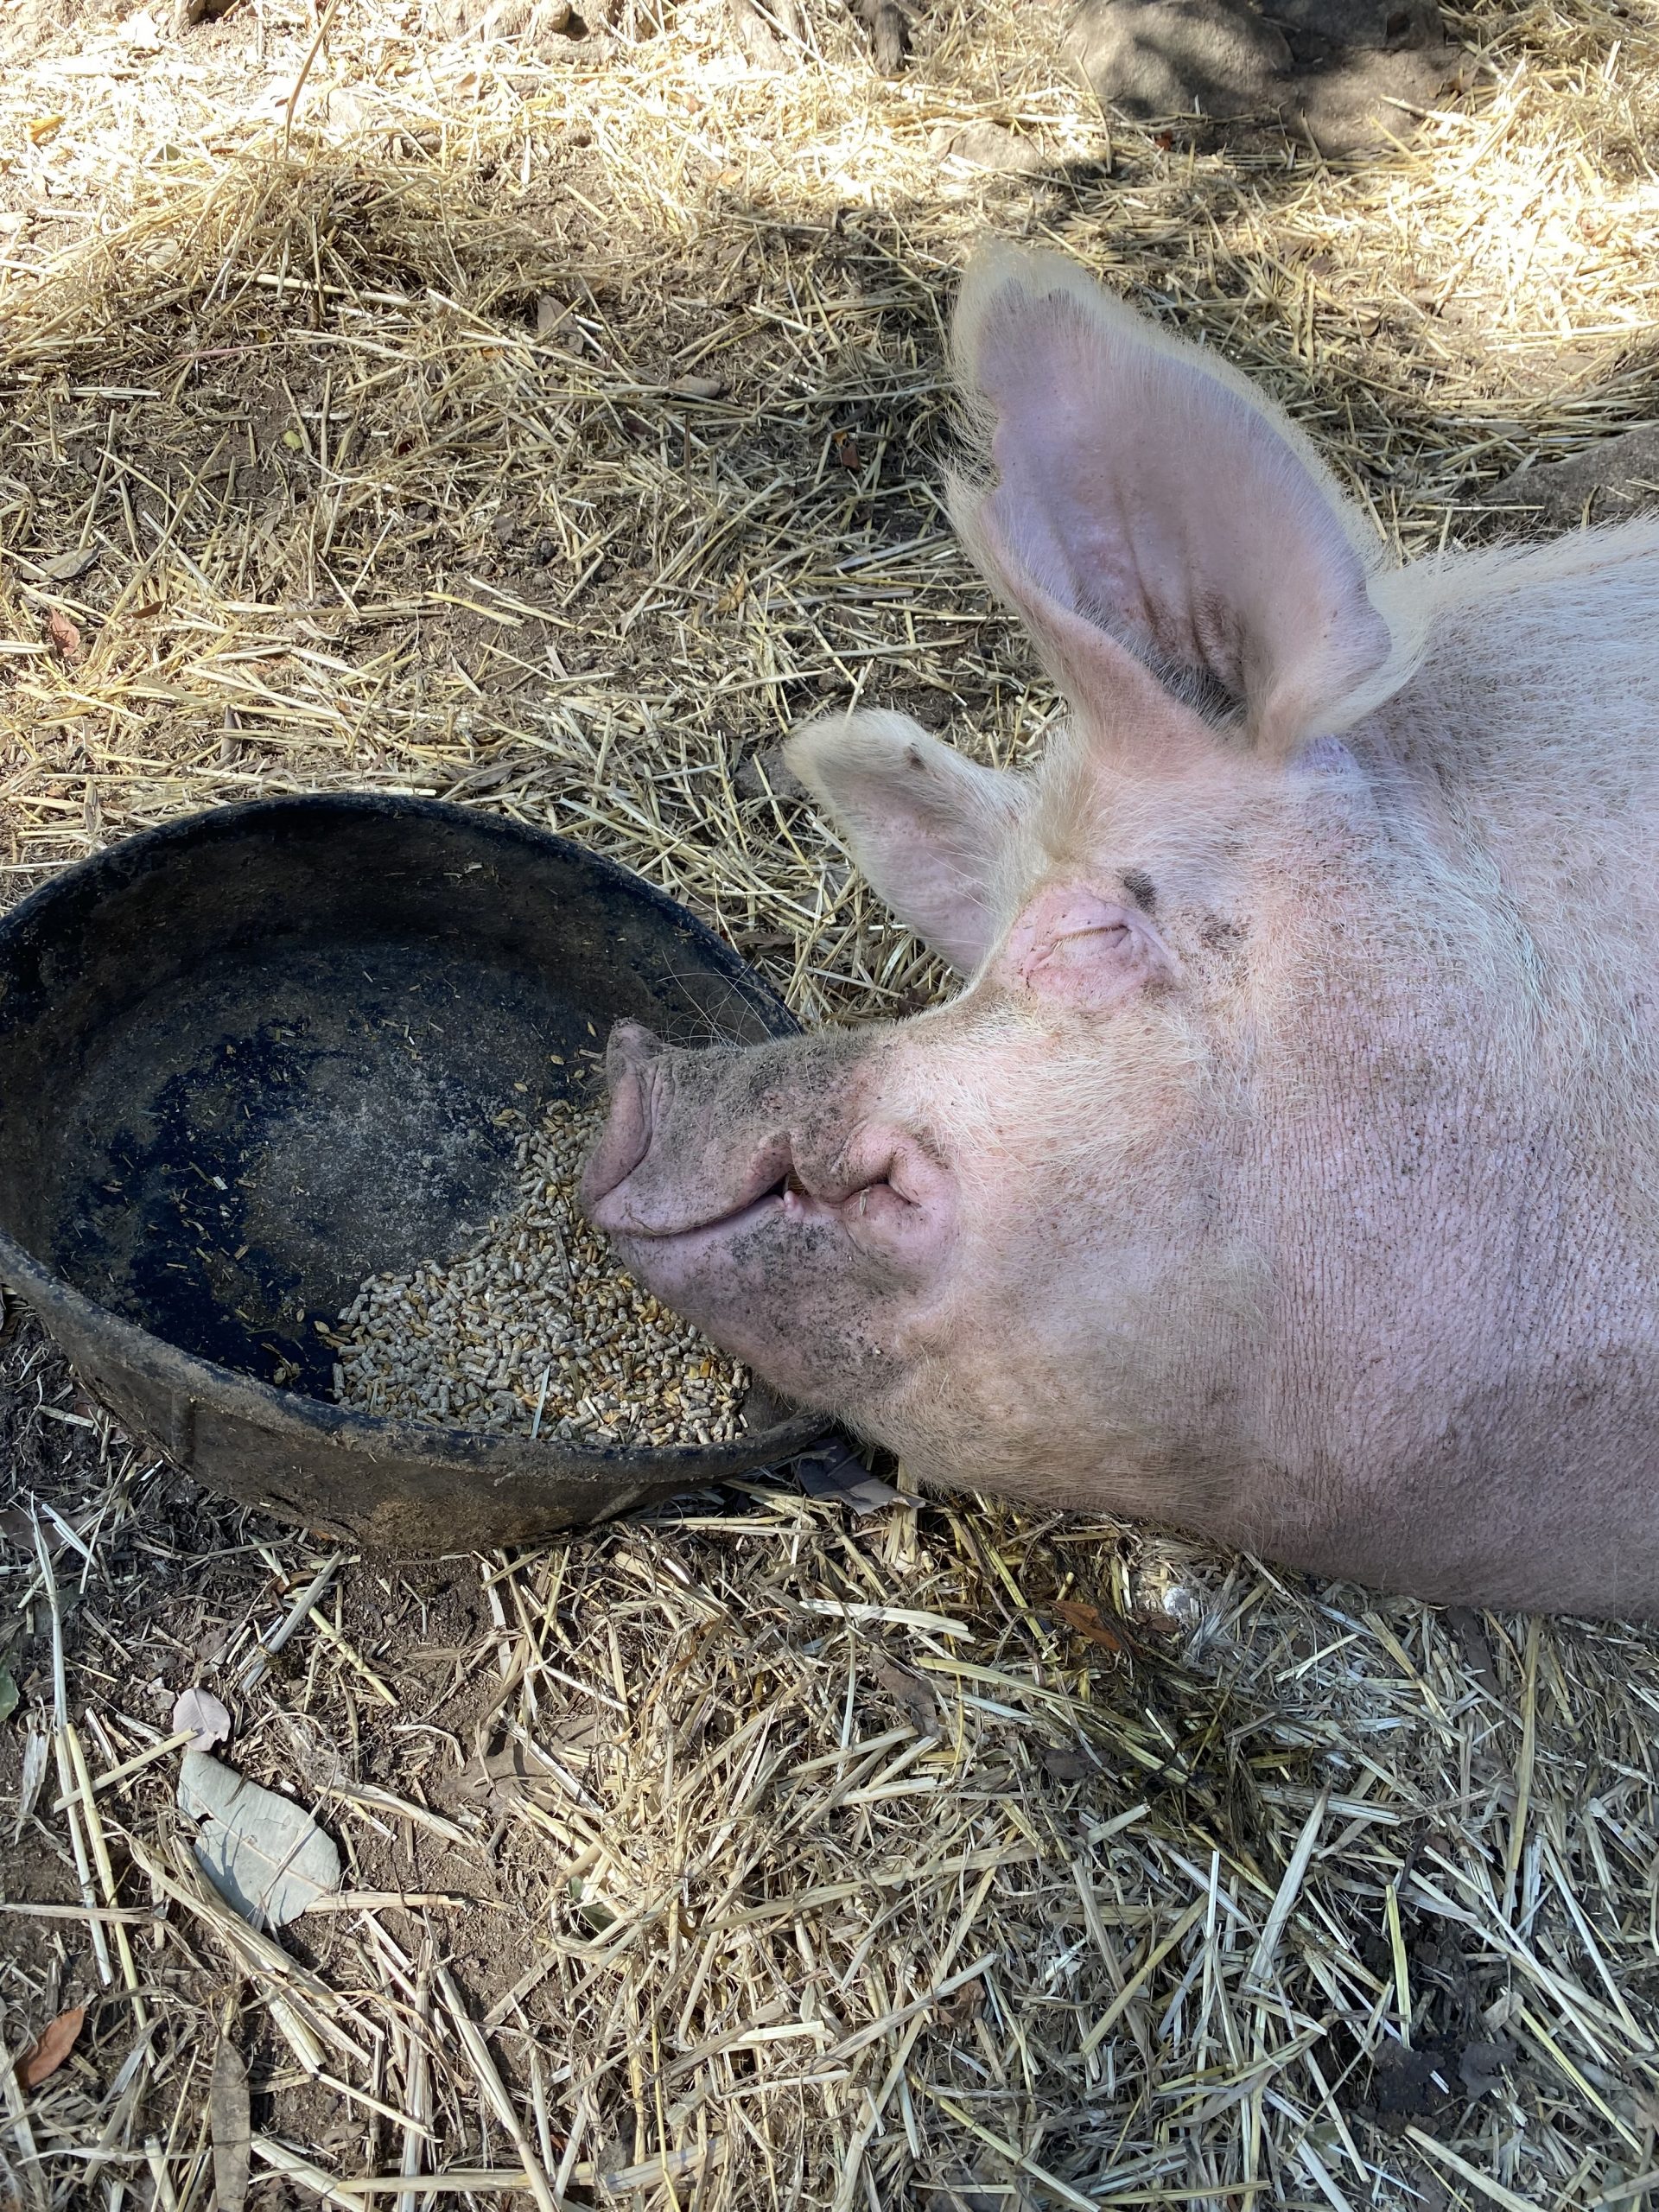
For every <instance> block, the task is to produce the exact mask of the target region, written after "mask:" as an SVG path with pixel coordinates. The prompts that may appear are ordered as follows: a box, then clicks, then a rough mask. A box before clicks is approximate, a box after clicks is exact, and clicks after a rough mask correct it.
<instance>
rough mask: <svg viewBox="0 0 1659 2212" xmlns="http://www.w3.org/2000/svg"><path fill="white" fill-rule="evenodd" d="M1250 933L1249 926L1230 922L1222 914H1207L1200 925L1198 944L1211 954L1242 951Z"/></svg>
mask: <svg viewBox="0 0 1659 2212" xmlns="http://www.w3.org/2000/svg"><path fill="white" fill-rule="evenodd" d="M1249 933H1250V932H1249V925H1248V924H1246V923H1244V922H1233V921H1229V920H1228V919H1227V918H1226V917H1225V916H1224V915H1222V914H1206V915H1205V917H1204V918H1203V920H1202V921H1201V922H1200V923H1199V924H1198V942H1199V944H1202V945H1205V946H1206V947H1207V948H1208V950H1210V951H1211V952H1220V953H1236V952H1239V951H1242V950H1243V945H1244V940H1245V938H1247V937H1249Z"/></svg>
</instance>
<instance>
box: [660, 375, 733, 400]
mask: <svg viewBox="0 0 1659 2212" xmlns="http://www.w3.org/2000/svg"><path fill="white" fill-rule="evenodd" d="M671 389H672V390H673V391H676V392H677V393H678V395H679V396H680V397H681V398H682V399H718V398H719V397H721V394H722V393H723V392H724V391H725V389H726V379H725V378H724V377H682V378H680V379H679V381H678V383H677V384H676V385H673V386H671Z"/></svg>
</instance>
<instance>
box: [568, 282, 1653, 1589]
mask: <svg viewBox="0 0 1659 2212" xmlns="http://www.w3.org/2000/svg"><path fill="white" fill-rule="evenodd" d="M957 355H958V361H959V365H960V370H961V374H962V377H963V383H964V385H966V387H967V390H968V393H969V397H970V399H971V401H972V403H973V404H974V405H975V406H976V408H977V410H979V413H980V416H981V418H982V420H983V422H984V423H985V424H986V426H987V428H988V432H989V437H990V447H989V464H990V465H989V468H988V472H987V475H986V478H985V480H984V482H983V483H976V484H974V485H972V486H957V490H956V512H957V521H958V525H959V527H960V529H961V530H962V532H963V537H964V538H965V540H966V542H967V543H968V544H969V547H970V548H971V550H973V551H974V553H975V554H976V557H977V558H978V560H979V561H980V563H981V564H982V567H983V568H984V569H985V572H986V574H987V576H988V580H989V582H991V584H992V586H993V587H994V588H995V589H996V590H997V591H998V592H999V593H1000V594H1001V596H1002V597H1003V598H1004V599H1005V600H1007V602H1008V603H1009V604H1010V605H1011V606H1012V607H1014V608H1015V609H1016V611H1017V612H1018V613H1020V616H1021V618H1022V619H1023V620H1024V621H1025V623H1026V624H1027V627H1028V629H1029V631H1030V632H1031V637H1032V640H1033V646H1034V648H1035V650H1036V652H1037V653H1038V654H1039V658H1041V659H1042V660H1043V662H1044V664H1046V667H1047V668H1048V669H1049V671H1050V672H1051V673H1052V676H1053V677H1054V679H1055V681H1056V683H1058V685H1059V687H1060V689H1061V690H1062V692H1063V694H1064V695H1065V699H1066V701H1067V702H1068V704H1069V707H1070V709H1071V714H1070V719H1069V721H1068V723H1067V724H1066V726H1065V728H1064V730H1063V732H1062V734H1060V735H1059V737H1058V739H1057V740H1056V741H1053V742H1052V744H1051V746H1050V748H1049V750H1048V753H1047V754H1046V757H1045V758H1044V760H1042V762H1041V763H1040V764H1039V766H1038V767H1037V768H1036V769H1035V770H1034V771H1033V772H1029V773H1018V774H1015V773H1009V772H1002V771H998V770H994V769H990V768H986V767H983V766H979V765H977V764H976V763H975V762H972V761H970V760H968V759H967V758H966V757H965V756H964V755H963V754H962V753H958V752H956V751H955V750H953V749H952V748H951V747H948V746H944V745H942V744H940V743H939V742H938V741H936V740H935V739H933V738H931V737H930V736H928V735H927V734H925V732H923V731H922V730H920V729H919V728H917V727H916V725H914V724H913V723H912V722H909V721H906V720H905V718H904V717H902V716H900V715H893V714H883V713H876V712H866V713H861V714H855V715H845V716H841V717H837V718H832V719H831V720H829V721H824V722H822V723H819V724H818V725H817V726H816V727H814V728H810V729H807V730H805V731H804V732H802V733H800V734H798V735H797V736H796V738H795V739H794V740H793V741H791V756H790V757H791V766H792V767H793V769H794V771H795V772H796V773H797V775H798V777H799V778H800V779H801V781H802V782H803V783H804V785H806V787H807V788H808V790H809V791H810V792H811V793H812V794H813V796H814V798H815V799H816V800H817V804H818V805H819V807H820V808H821V810H822V811H823V813H824V815H825V816H826V817H828V818H829V820H830V821H831V822H832V823H834V824H835V825H836V829H837V831H838V834H839V836H841V838H842V841H843V842H844V844H845V845H846V847H847V849H848V850H849V852H850V853H851V854H852V855H853V856H854V857H855V860H856V861H858V863H859V865H860V867H861V868H862V870H863V871H864V873H865V874H866V875H867V876H868V879H869V880H870V882H871V884H872V885H873V887H874V888H875V890H876V891H877V892H878V893H880V895H881V896H882V897H883V898H884V899H886V900H887V903H888V904H889V906H891V907H892V909H893V912H894V913H895V915H896V916H897V917H898V918H899V920H900V921H902V922H903V923H905V924H906V925H907V926H909V927H910V928H912V929H913V930H914V931H917V932H918V935H920V936H921V937H923V938H925V939H926V940H927V941H928V942H929V943H930V944H932V945H934V946H935V947H936V949H938V950H939V951H940V952H941V953H942V954H943V955H944V957H945V958H946V959H947V960H949V961H950V963H952V964H953V965H954V966H955V968H956V969H957V971H958V973H959V975H960V976H961V978H962V988H961V990H960V992H959V994H958V995H957V997H956V998H955V999H954V1000H953V1001H951V1002H950V1004H948V1005H945V1006H943V1007H939V1008H938V1009H937V1010H935V1011H933V1012H931V1013H928V1014H923V1015H920V1016H918V1018H916V1019H915V1020H908V1021H903V1022H896V1023H887V1024H873V1025H871V1026H870V1027H866V1028H862V1029H855V1030H847V1031H843V1032H833V1033H821V1034H818V1035H815V1036H810V1037H806V1038H803V1039H799V1040H798V1041H796V1040H791V1041H790V1042H787V1043H783V1044H776V1045H769V1046H762V1047H760V1048H758V1049H756V1050H753V1051H749V1052H741V1051H735V1050H733V1051H714V1052H678V1051H669V1050H665V1049H664V1048H662V1047H661V1046H658V1043H657V1042H656V1040H655V1039H652V1038H651V1037H649V1036H648V1035H647V1034H646V1033H645V1032H643V1031H641V1030H639V1029H637V1028H632V1027H622V1028H620V1029H619V1031H618V1032H617V1034H616V1036H615V1037H614V1039H613V1042H612V1046H611V1056H610V1079H611V1084H612V1096H613V1106H612V1116H611V1121H610V1125H609V1127H608V1128H607V1132H606V1134H605V1135H604V1137H603V1139H602V1140H601V1143H600V1145H599V1147H598V1148H597V1150H596V1152H595V1154H594V1159H593V1160H592V1162H591V1163H590V1166H589V1170H588V1180H587V1185H586V1198H587V1203H588V1208H589V1211H590V1212H591V1213H592V1216H593V1218H594V1220H595V1221H596V1222H597V1223H598V1224H600V1225H601V1227H602V1228H604V1229H606V1230H608V1231H609V1232H610V1233H611V1234H612V1235H613V1236H614V1237H615V1238H616V1239H617V1241H618V1243H619V1246H620V1250H621V1253H622V1255H623V1256H624V1258H625V1260H626V1264H627V1265H628V1266H629V1267H630V1268H632V1271H633V1272H634V1274H636V1275H638V1276H639V1278H640V1280H641V1281H644V1282H645V1283H646V1284H647V1285H648V1286H649V1287H651V1288H652V1290H654V1291H656V1292H657V1293H658V1294H660V1295H661V1296H663V1297H664V1298H665V1299H666V1300H669V1301H670V1302H671V1304H673V1305H674V1306H677V1307H678V1308H679V1309H680V1310H681V1311H683V1313H687V1314H688V1315H690V1317H691V1318H692V1319H695V1320H696V1321H697V1322H698V1323H700V1324H701V1325H702V1327H703V1328H705V1329H706V1330H707V1331H708V1332H709V1334H710V1335H711V1336H712V1337H714V1338H715V1339H716V1341H718V1342H719V1343H721V1344H724V1345H726V1346H727V1347H728V1349H729V1350H731V1351H734V1352H737V1353H739V1354H741V1356H742V1357H745V1358H746V1359H748V1360H750V1361H752V1362H753V1363H754V1365H755V1367H756V1368H757V1369H758V1370H760V1373H761V1374H762V1375H763V1376H766V1379H767V1380H768V1381H769V1382H770V1383H772V1384H773V1385H774V1386H776V1387H777V1388H779V1389H781V1390H783V1391H785V1393H786V1394H788V1395H792V1396H793V1397H795V1398H796V1399H798V1400H799V1401H800V1402H803V1403H804V1404H808V1405H811V1406H815V1407H819V1408H823V1409H825V1410H826V1411H829V1412H833V1413H835V1414H839V1415H841V1416H842V1418H843V1419H844V1420H846V1421H848V1422H849V1424H850V1425H851V1426H852V1427H854V1428H855V1430H857V1431H858V1432H859V1433H861V1434H863V1435H865V1436H868V1437H870V1438H872V1439H874V1440H879V1441H880V1442H881V1443H883V1444H886V1445H887V1446H891V1447H892V1448H893V1450H894V1451H896V1452H899V1453H901V1454H902V1455H903V1457H904V1458H905V1459H906V1462H907V1464H908V1465H910V1467H911V1468H912V1470H913V1471H915V1473H916V1474H917V1475H918V1477H920V1478H922V1479H923V1480H924V1481H925V1482H927V1483H930V1484H962V1485H971V1486H975V1487H980V1488H987V1489H995V1490H1001V1491H1007V1492H1008V1493H1010V1494H1012V1495H1014V1496H1017V1497H1026V1498H1029V1499H1033V1500H1035V1501H1038V1502H1040V1503H1048V1504H1055V1505H1062V1506H1076V1507H1088V1508H1109V1509H1112V1510H1122V1511H1123V1512H1126V1513H1130V1514H1140V1515H1146V1516H1152V1517H1154V1518H1156V1519H1158V1520H1160V1521H1164V1522H1173V1523H1174V1524H1176V1525H1178V1526H1180V1527H1183V1528H1185V1529H1191V1530H1193V1531H1195V1532H1198V1533H1202V1534H1205V1535H1211V1536H1214V1537H1218V1538H1221V1539H1224V1540H1226V1541H1231V1542H1236V1543H1240V1544H1244V1545H1248V1546H1249V1547H1251V1548H1254V1549H1256V1550H1258V1551H1261V1552H1262V1553H1265V1554H1271V1555H1273V1556H1274V1557H1277V1558H1280V1559H1282V1560H1287V1561H1288V1562H1290V1563H1292V1564H1294V1565H1296V1566H1300V1567H1306V1568H1309V1569H1312V1570H1314V1571H1316V1572H1319V1573H1334V1574H1340V1575H1344V1576H1352V1577H1356V1578H1358V1579H1361V1580H1367V1581H1370V1582H1373V1583H1376V1584H1381V1585H1383V1586H1386V1587H1388V1588H1390V1589H1394V1590H1401V1591H1408V1592H1414V1593H1416V1594H1418V1595H1420V1596H1422V1597H1426V1598H1429V1599H1445V1600H1456V1601H1459V1602H1465V1603H1482V1604H1491V1605H1516V1606H1524V1607H1539V1608H1549V1609H1554V1610H1559V1611H1572V1612H1577V1613H1585V1614H1611V1615H1639V1614H1644V1613H1651V1612H1653V1611H1656V1610H1659V1316H1656V1302H1659V1020H1656V989H1659V869H1656V856H1659V650H1656V647H1655V645H1654V642H1653V640H1654V637H1655V634H1656V623H1655V618H1656V613H1659V526H1656V525H1654V524H1646V523H1637V524H1626V525H1624V526H1623V527H1621V528H1618V529H1616V530H1611V531H1586V532H1580V533H1578V534H1576V535H1574V536H1573V537H1570V538H1566V539H1563V540H1561V541H1560V542H1559V543H1555V544H1554V545H1550V546H1547V547H1543V548H1538V549H1530V550H1528V549H1522V550H1515V549H1508V550H1499V551H1496V552H1484V553H1478V554H1473V555H1468V556H1454V557H1452V558H1450V559H1446V560H1441V561H1438V562H1433V563H1417V564H1415V565H1414V566H1410V567H1406V568H1399V567H1390V566H1389V565H1387V563H1385V561H1384V557H1383V549H1382V547H1381V545H1380V544H1378V543H1376V541H1375V539H1374V537H1372V535H1371V534H1370V532H1369V531H1368V530H1367V528H1366V527H1365V525H1364V524H1363V523H1362V522H1361V521H1360V519H1359V518H1357V515H1356V514H1355V513H1354V512H1353V511H1352V510H1351V508H1350V507H1349V506H1348V505H1347V504H1346V503H1345V502H1344V500H1343V499H1342V498H1341V496H1340V494H1339V493H1338V490H1337V488H1336V486H1335V485H1334V483H1333V482H1332V480H1331V478H1330V476H1329V474H1327V472H1326V471H1325V468H1324V467H1322V465H1321V464H1320V462H1319V460H1318V459H1317V457H1316V456H1315V454H1313V450H1312V448H1310V447H1309V445H1308V444H1307V442H1306V440H1305V439H1303V438H1302V436H1301V435H1300V433H1298V432H1297V431H1296V430H1295V429H1294V428H1293V426H1292V425H1291V424H1290V423H1288V422H1287V421H1286V420H1285V418H1284V417H1282V416H1281V415H1280V414H1278V413H1277V412H1276V411H1275V410H1274V409H1272V408H1271V407H1270V406H1269V405H1268V404H1267V403H1266V402H1265V401H1264V400H1263V399H1262V398H1261V397H1259V396H1258V395H1256V394H1255V392H1253V391H1251V390H1250V388H1249V385H1247V384H1246V383H1245V382H1244V381H1243V379H1242V378H1239V377H1238V376H1237V375H1236V374H1235V373H1234V372H1231V371H1230V370H1229V369H1227V368H1226V367H1224V365H1221V364H1219V363H1217V362H1216V361H1215V360H1214V359H1211V357H1210V356H1209V355H1208V354H1207V353H1203V352H1201V351H1199V350H1198V349H1195V348H1192V347H1190V346H1184V345H1181V344H1179V342H1177V341H1175V340H1172V339H1170V338H1169V337H1167V336H1166V335H1165V334H1162V333H1161V332H1160V331H1159V330H1158V329H1156V328H1155V327H1153V326H1151V325H1149V324H1147V323H1146V322H1144V321H1140V320H1138V319H1137V318H1136V317H1135V316H1134V315H1131V314H1129V313H1128V311H1127V310H1125V309H1124V308H1122V307H1121V306H1119V305H1117V304H1116V303H1115V302H1111V301H1109V300H1108V299H1106V298H1105V297H1104V296H1103V295H1101V294H1099V293H1098V292H1096V291H1095V290H1094V289H1092V288H1091V287H1090V285H1089V284H1088V283H1086V282H1085V281H1084V279H1083V278H1082V277H1081V276H1080V275H1079V274H1078V273H1077V271H1076V270H1073V269H1071V267H1070V266H1069V265H1068V264H1065V263H1064V262H1060V261H1058V260H1054V259H1051V258H1045V257H1018V256H1013V255H1006V254H1005V255H998V256H994V257H988V258H987V259H986V260H984V261H982V263H981V264H978V266H977V267H976V269H975V270H974V271H973V272H972V273H971V274H970V276H969V280H968V283H967V285H966V287H965V289H964V293H963V302H962V304H961V307H960V308H959V311H958V315H957Z"/></svg>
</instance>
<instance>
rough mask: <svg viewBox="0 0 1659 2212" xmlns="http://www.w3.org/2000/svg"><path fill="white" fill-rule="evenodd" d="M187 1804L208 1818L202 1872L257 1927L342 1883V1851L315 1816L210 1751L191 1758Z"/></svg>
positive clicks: (277, 1923) (183, 1800) (183, 1805)
mask: <svg viewBox="0 0 1659 2212" xmlns="http://www.w3.org/2000/svg"><path fill="white" fill-rule="evenodd" d="M179 1809H180V1811H181V1812H183V1813H188V1815H190V1817H191V1819H192V1820H194V1821H200V1825H201V1832H200V1834H199V1835H198V1836H197V1838H196V1858H197V1859H198V1860H199V1862H200V1866H201V1871H202V1872H203V1873H204V1874H206V1875H207V1878H208V1880H209V1881H210V1882H211V1883H212V1884H213V1887H214V1888H215V1889H216V1890H217V1891H219V1895H220V1896H221V1897H224V1898H225V1899H226V1902H227V1903H228V1904H232V1905H234V1906H235V1908H236V1910H238V1912H239V1913H240V1914H241V1915H242V1917H243V1918H244V1919H245V1920H247V1921H251V1923H252V1924H253V1925H254V1927H256V1928H266V1927H270V1928H280V1927H282V1926H283V1923H285V1922H287V1921H289V1920H292V1919H293V1918H294V1917H295V1916H296V1914H297V1913H302V1912H303V1911H304V1910H306V1907H307V1906H308V1905H313V1904H315V1903H316V1902H317V1900H318V1898H319V1897H330V1896H332V1895H333V1894H334V1891H336V1890H337V1889H338V1888H339V1887H340V1853H339V1851H338V1849H337V1848H336V1847H335V1845H334V1842H333V1840H332V1839H331V1838H329V1837H328V1836H326V1835H325V1834H323V1832H322V1830H321V1828H320V1827H318V1826H317V1824H316V1822H315V1821H314V1820H313V1819H312V1817H311V1815H309V1813H308V1812H306V1811H304V1810H303V1808H302V1807H300V1806H298V1805H296V1804H295V1803H294V1802H292V1801H291V1800H290V1799H289V1798H287V1797H279V1796H277V1793H276V1791H275V1790H274V1789H261V1788H260V1787H259V1784H258V1783H257V1782H250V1781H249V1780H248V1779H247V1777H246V1776H245V1775H240V1774H236V1773H233V1772H232V1770H231V1769H230V1768H229V1767H227V1766H224V1765H221V1764H220V1763H219V1760H218V1759H214V1758H208V1756H207V1753H206V1752H205V1751H186V1753H185V1755H184V1758H183V1762H182V1764H181V1768H180V1772H179Z"/></svg>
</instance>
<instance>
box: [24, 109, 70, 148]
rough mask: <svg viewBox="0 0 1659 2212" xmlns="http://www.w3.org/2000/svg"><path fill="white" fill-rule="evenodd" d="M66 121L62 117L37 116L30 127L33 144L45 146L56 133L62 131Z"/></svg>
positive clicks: (30, 139)
mask: <svg viewBox="0 0 1659 2212" xmlns="http://www.w3.org/2000/svg"><path fill="white" fill-rule="evenodd" d="M66 120H67V118H65V117H63V116H61V115H37V116H36V117H35V120H34V122H33V123H31V124H29V141H30V143H31V144H33V145H36V146H44V145H45V143H46V142H47V140H48V138H50V137H52V136H53V134H54V132H55V131H58V130H61V129H62V127H63V125H64V123H65V121H66Z"/></svg>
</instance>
